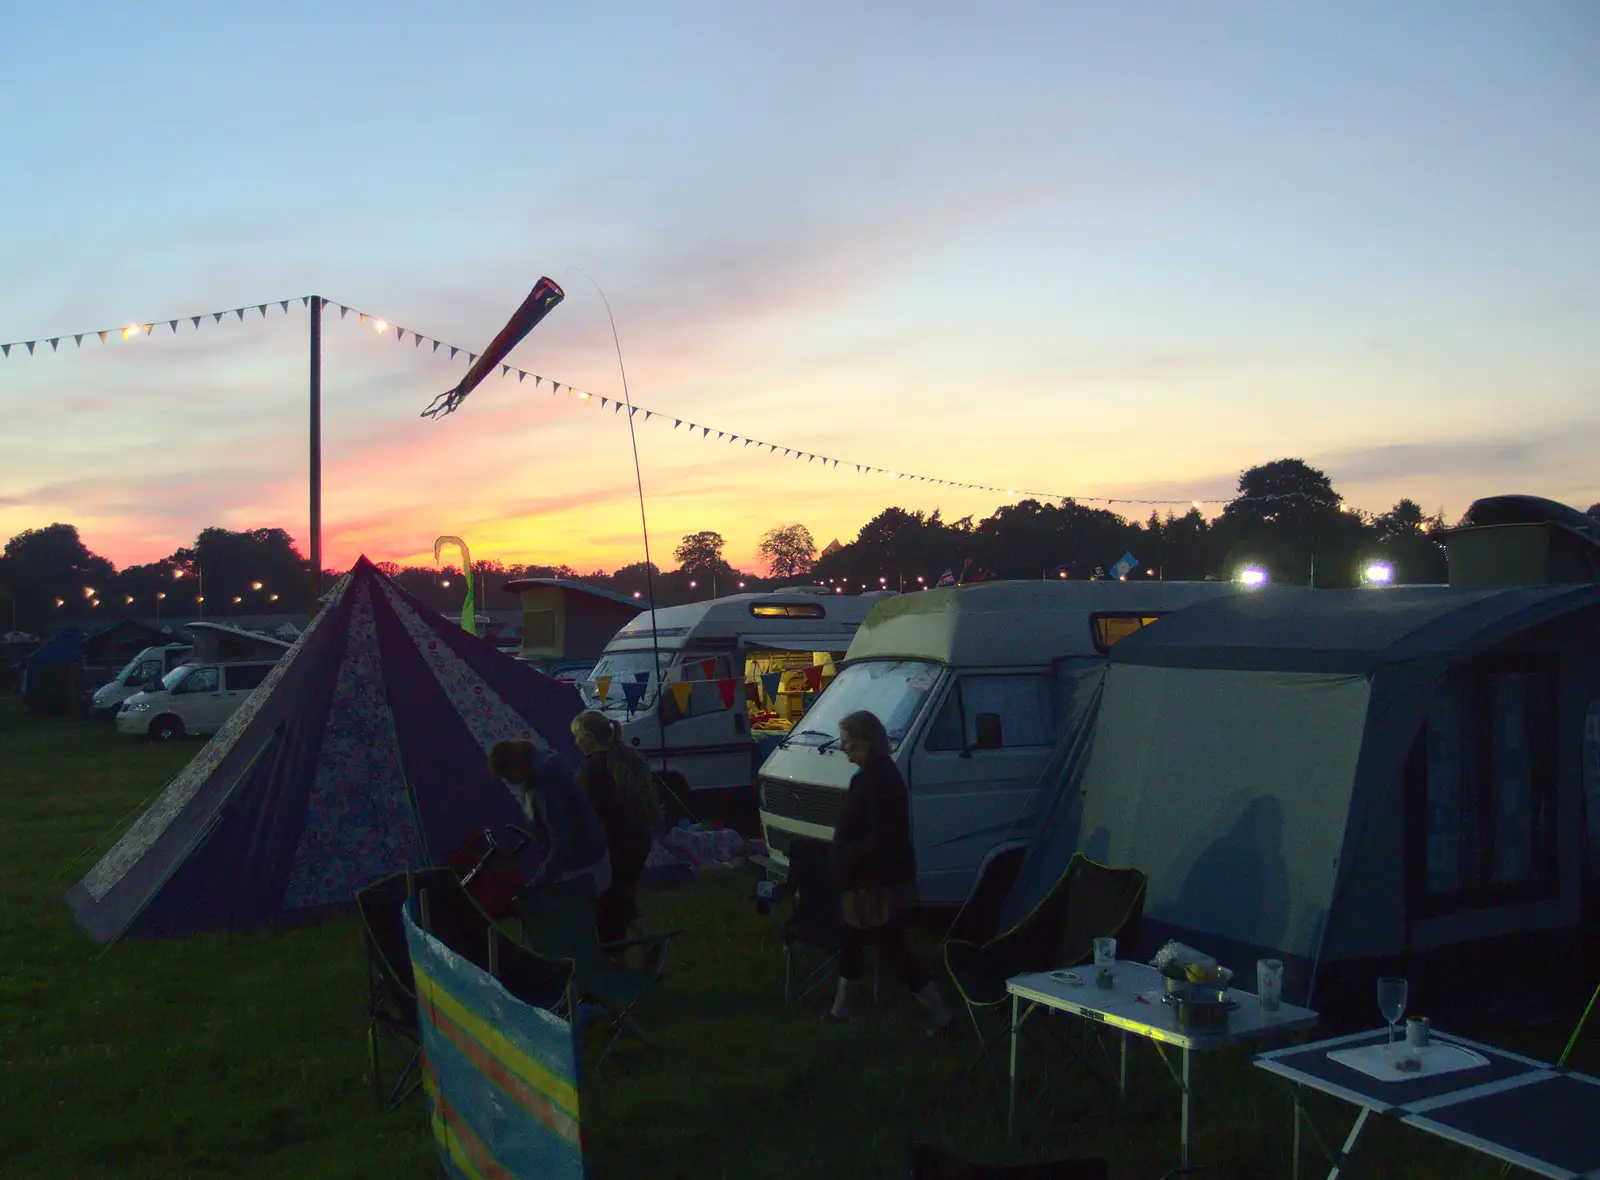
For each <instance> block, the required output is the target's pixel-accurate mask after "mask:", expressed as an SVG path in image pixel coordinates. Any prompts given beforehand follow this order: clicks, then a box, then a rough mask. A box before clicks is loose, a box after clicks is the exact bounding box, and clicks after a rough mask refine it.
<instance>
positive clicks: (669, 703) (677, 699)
mask: <svg viewBox="0 0 1600 1180" xmlns="http://www.w3.org/2000/svg"><path fill="white" fill-rule="evenodd" d="M885 597H886V595H885V594H882V593H880V594H872V595H866V594H864V595H855V596H848V597H846V596H840V595H831V594H828V593H826V592H824V591H823V590H822V589H821V587H802V588H799V589H791V590H781V591H775V592H773V593H770V594H735V595H731V596H729V597H727V598H714V599H711V600H709V601H707V602H695V603H690V604H689V605H687V606H673V607H665V608H662V609H658V610H656V611H655V612H654V624H653V629H652V620H651V612H649V611H645V612H644V613H642V614H640V615H639V616H638V617H637V618H635V619H633V620H632V621H631V622H629V623H627V624H626V625H624V626H623V628H622V629H621V630H620V631H618V632H617V633H616V636H615V637H614V638H613V639H612V640H611V642H610V643H609V644H607V645H606V649H605V651H604V652H603V653H601V656H600V659H599V661H598V662H597V663H596V664H595V666H594V669H593V671H591V672H590V673H589V675H588V678H587V679H586V680H585V681H583V682H582V683H581V684H580V685H579V689H580V691H581V692H582V694H583V699H584V703H585V704H586V705H587V706H589V707H590V708H594V709H601V710H604V711H605V712H606V713H608V714H610V715H611V716H612V717H614V718H615V719H616V720H617V721H618V722H619V723H620V724H621V725H622V732H623V740H625V741H627V742H628V743H629V744H631V745H633V746H635V747H637V748H638V750H639V752H640V753H641V754H643V755H644V756H645V757H646V758H647V759H649V760H650V763H651V765H652V766H653V767H654V768H655V770H656V773H657V774H658V775H660V776H661V778H662V781H663V782H664V783H665V784H666V785H667V786H668V787H669V788H670V789H671V791H672V792H673V794H675V795H677V796H679V797H680V798H685V797H687V796H686V795H685V792H689V793H693V794H699V795H701V796H702V797H704V795H705V793H706V792H713V791H715V792H728V791H733V792H739V791H748V790H749V788H750V787H751V786H752V784H753V783H754V782H755V770H756V767H757V766H759V765H760V760H761V757H762V756H763V755H764V753H765V752H766V751H767V750H769V749H771V748H773V747H775V746H776V745H777V742H778V741H779V740H780V738H781V737H782V736H783V735H785V734H787V733H788V732H789V731H790V729H791V728H793V727H794V726H795V725H796V723H797V722H798V721H800V720H801V719H802V717H803V715H804V713H805V710H806V709H807V708H809V707H810V705H811V703H812V701H814V700H816V699H817V695H818V693H820V692H821V691H822V689H823V687H824V686H825V685H826V684H827V683H828V681H830V680H831V679H832V677H833V671H834V666H835V663H836V661H837V660H839V659H842V658H843V657H844V653H845V651H846V649H848V648H849V646H850V641H851V638H852V637H853V636H854V635H855V633H856V628H857V627H858V626H860V625H861V621H862V619H864V618H866V616H867V613H868V612H869V611H870V610H871V609H872V608H873V607H874V606H876V605H878V603H879V602H881V601H883V599H884V598H885ZM658 657H659V667H658ZM662 684H665V686H666V691H665V692H662V691H661V686H662Z"/></svg>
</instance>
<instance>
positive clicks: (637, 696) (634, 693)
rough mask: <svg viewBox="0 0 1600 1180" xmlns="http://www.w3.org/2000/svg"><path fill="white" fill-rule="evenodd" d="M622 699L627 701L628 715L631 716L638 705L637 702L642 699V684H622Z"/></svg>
mask: <svg viewBox="0 0 1600 1180" xmlns="http://www.w3.org/2000/svg"><path fill="white" fill-rule="evenodd" d="M622 699H623V700H624V701H626V702H627V703H628V715H629V716H630V717H631V716H632V715H633V712H634V710H636V709H637V708H638V707H639V702H640V701H641V700H643V699H644V685H642V684H624V685H623V686H622Z"/></svg>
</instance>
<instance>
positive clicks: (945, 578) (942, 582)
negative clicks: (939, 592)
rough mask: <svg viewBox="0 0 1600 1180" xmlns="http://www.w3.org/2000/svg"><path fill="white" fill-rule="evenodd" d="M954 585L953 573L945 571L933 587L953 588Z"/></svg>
mask: <svg viewBox="0 0 1600 1180" xmlns="http://www.w3.org/2000/svg"><path fill="white" fill-rule="evenodd" d="M955 584H956V575H955V571H954V570H951V569H946V570H945V571H944V573H942V574H940V575H939V580H938V581H937V582H935V583H934V586H935V587H936V588H937V587H939V586H954V585H955Z"/></svg>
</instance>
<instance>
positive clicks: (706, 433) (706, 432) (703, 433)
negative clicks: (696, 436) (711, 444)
mask: <svg viewBox="0 0 1600 1180" xmlns="http://www.w3.org/2000/svg"><path fill="white" fill-rule="evenodd" d="M710 435H711V427H709V426H702V427H701V428H700V437H701V438H709V437H710Z"/></svg>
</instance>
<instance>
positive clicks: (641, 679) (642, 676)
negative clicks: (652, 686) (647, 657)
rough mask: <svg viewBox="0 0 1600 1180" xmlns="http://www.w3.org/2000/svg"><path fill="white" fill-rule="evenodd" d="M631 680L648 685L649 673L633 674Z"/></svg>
mask: <svg viewBox="0 0 1600 1180" xmlns="http://www.w3.org/2000/svg"><path fill="white" fill-rule="evenodd" d="M633 678H634V680H636V681H637V682H638V683H640V684H649V683H650V673H648V672H635V673H634V674H633Z"/></svg>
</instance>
